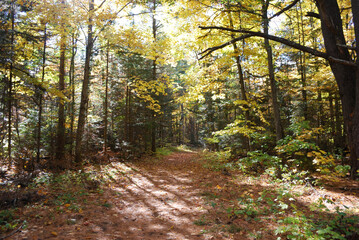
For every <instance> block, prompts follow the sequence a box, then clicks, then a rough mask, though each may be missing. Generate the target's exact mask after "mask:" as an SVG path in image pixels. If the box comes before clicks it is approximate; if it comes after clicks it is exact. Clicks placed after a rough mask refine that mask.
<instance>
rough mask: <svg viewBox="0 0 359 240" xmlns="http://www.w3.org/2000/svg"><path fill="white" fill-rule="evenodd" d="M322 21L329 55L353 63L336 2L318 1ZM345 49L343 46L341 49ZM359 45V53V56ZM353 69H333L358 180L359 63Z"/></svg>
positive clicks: (358, 15)
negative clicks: (346, 46)
mask: <svg viewBox="0 0 359 240" xmlns="http://www.w3.org/2000/svg"><path fill="white" fill-rule="evenodd" d="M316 5H317V8H318V10H319V15H320V19H321V26H322V33H323V38H324V44H325V49H326V52H327V53H328V54H329V55H330V56H332V57H334V58H338V59H342V60H346V61H352V59H351V56H350V54H349V51H348V49H347V48H345V47H341V46H342V45H346V41H345V37H344V34H343V26H342V20H341V16H340V10H339V6H338V3H337V1H336V0H316ZM352 11H353V19H354V26H355V37H356V39H359V2H358V1H352ZM339 45H341V46H339ZM358 49H359V45H358V44H357V47H356V52H357V56H358V53H359V51H358ZM356 63H357V67H352V66H348V65H344V64H341V63H337V62H334V61H330V62H329V64H330V67H331V69H332V72H333V74H334V76H335V80H336V82H337V84H338V87H339V93H340V98H341V102H342V110H343V118H344V127H345V132H346V133H347V136H348V143H349V150H350V165H351V177H352V178H356V176H357V170H358V168H359V161H358V156H359V67H358V66H359V62H358V59H357V62H356Z"/></svg>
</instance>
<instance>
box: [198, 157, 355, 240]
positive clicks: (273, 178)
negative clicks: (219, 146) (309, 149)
mask: <svg viewBox="0 0 359 240" xmlns="http://www.w3.org/2000/svg"><path fill="white" fill-rule="evenodd" d="M202 159H204V162H203V165H204V166H205V167H206V168H209V169H211V170H214V171H219V170H222V171H223V169H226V170H227V171H231V172H232V174H231V176H232V179H233V180H234V181H233V182H235V183H236V184H237V186H236V188H237V191H238V192H237V194H236V196H237V197H236V198H235V199H233V198H232V200H231V201H230V203H228V199H223V197H222V199H219V201H222V203H225V204H218V201H217V202H216V203H214V202H213V200H211V198H209V197H208V196H214V193H210V192H206V195H204V196H205V197H206V199H207V203H208V204H209V205H210V206H212V207H213V209H216V211H217V212H221V211H223V210H224V211H225V212H226V214H227V219H230V221H229V222H232V220H234V219H240V220H245V221H247V222H253V223H263V225H262V227H259V229H256V230H255V231H254V232H250V233H248V235H247V236H248V238H249V239H253V236H254V235H255V236H256V237H255V238H254V239H259V238H261V237H260V236H261V235H262V232H263V231H267V229H266V227H264V226H267V225H268V224H271V225H273V226H276V227H275V230H273V234H275V235H276V236H277V239H278V240H280V239H297V240H299V239H300V240H307V239H311V240H326V239H340V240H348V239H350V240H351V239H359V216H357V215H355V214H353V212H351V211H350V209H348V208H347V207H345V206H344V205H342V206H341V207H338V206H337V205H333V206H337V207H336V208H335V211H333V210H330V209H329V208H328V206H330V205H331V204H335V203H334V202H333V201H331V200H330V198H325V197H320V198H318V200H314V199H313V201H312V204H311V205H310V206H308V205H303V203H301V202H300V201H299V200H298V199H299V198H300V197H301V194H303V192H297V191H294V190H293V189H295V188H296V187H298V186H300V185H302V188H305V186H306V185H307V184H310V183H309V182H308V180H307V179H309V178H310V177H311V176H310V173H309V172H308V171H304V170H300V169H296V168H289V167H288V166H285V165H284V166H283V165H281V161H280V159H279V158H277V157H273V156H270V155H268V154H263V153H262V152H254V153H252V154H249V155H248V157H246V158H244V159H241V160H240V161H237V162H236V161H232V160H231V159H230V155H229V154H228V152H226V151H224V152H220V153H218V152H217V153H211V152H204V153H203V154H202ZM238 171H239V172H238ZM235 174H237V175H235ZM262 174H264V175H265V176H266V177H265V178H262V177H261V176H263V175H262ZM243 175H246V176H247V177H248V178H252V183H255V184H258V186H259V187H258V189H257V190H256V191H255V192H253V191H252V192H249V191H244V190H243V187H245V185H243V183H241V181H240V179H238V180H236V177H235V176H243ZM268 177H269V178H268ZM259 179H267V180H266V186H267V187H265V188H263V186H262V185H261V183H259ZM252 186H253V185H252ZM252 188H253V187H252ZM311 188H313V186H311ZM336 204H337V203H336ZM221 208H222V209H221ZM332 208H333V207H332ZM203 219H205V218H203ZM198 223H202V221H199V222H198ZM231 224H232V225H233V224H234V223H231ZM258 226H261V225H260V224H259V225H258ZM259 232H260V233H261V234H258V233H259Z"/></svg>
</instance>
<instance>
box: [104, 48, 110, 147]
mask: <svg viewBox="0 0 359 240" xmlns="http://www.w3.org/2000/svg"><path fill="white" fill-rule="evenodd" d="M109 51H110V50H109V42H108V41H107V49H106V77H105V103H104V105H105V109H104V125H105V126H104V130H103V131H104V133H103V138H104V146H103V148H104V153H105V154H106V152H107V125H108V78H109V75H108V74H109V61H110V60H109Z"/></svg>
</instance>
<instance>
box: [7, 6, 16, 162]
mask: <svg viewBox="0 0 359 240" xmlns="http://www.w3.org/2000/svg"><path fill="white" fill-rule="evenodd" d="M14 45H15V7H14V0H12V1H11V62H10V76H9V85H8V156H9V164H10V165H11V164H12V157H11V151H12V148H11V147H12V146H11V145H12V142H11V138H12V127H11V125H12V123H11V120H12V84H13V70H14V69H13V68H14V61H15V57H14V54H15V53H14V49H15V47H14Z"/></svg>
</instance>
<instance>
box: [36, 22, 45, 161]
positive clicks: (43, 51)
mask: <svg viewBox="0 0 359 240" xmlns="http://www.w3.org/2000/svg"><path fill="white" fill-rule="evenodd" d="M46 44H47V29H46V23H45V27H44V46H43V50H42V72H41V83H40V86H38V87H37V90H38V95H39V97H38V98H39V102H38V104H39V112H38V122H37V139H36V145H37V149H36V164H39V163H40V149H41V137H42V136H41V127H42V110H43V106H42V100H43V98H44V97H43V91H44V89H43V87H42V83H43V82H44V80H45V67H46V65H45V64H46Z"/></svg>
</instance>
